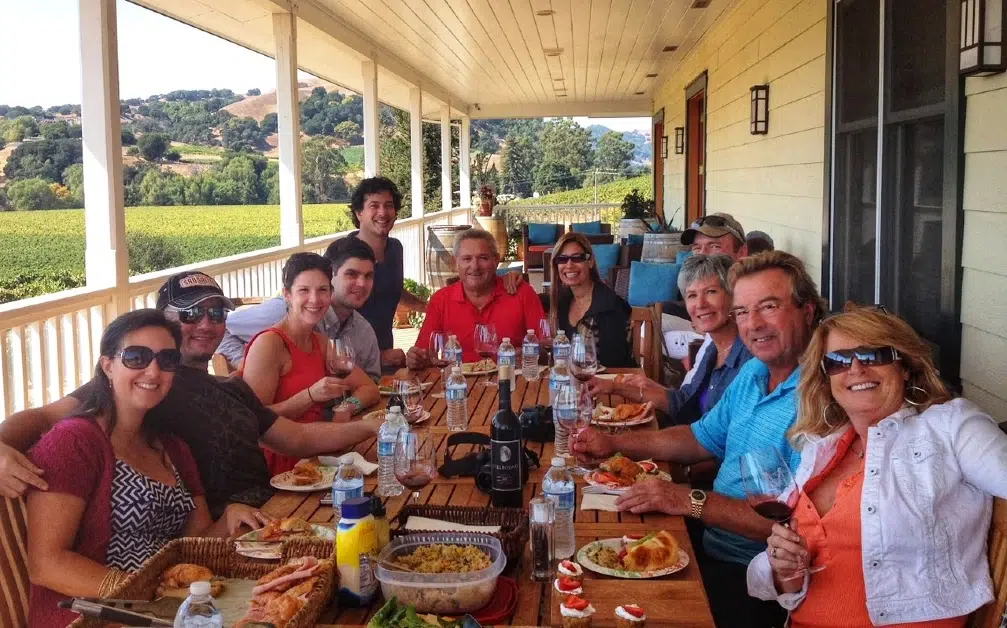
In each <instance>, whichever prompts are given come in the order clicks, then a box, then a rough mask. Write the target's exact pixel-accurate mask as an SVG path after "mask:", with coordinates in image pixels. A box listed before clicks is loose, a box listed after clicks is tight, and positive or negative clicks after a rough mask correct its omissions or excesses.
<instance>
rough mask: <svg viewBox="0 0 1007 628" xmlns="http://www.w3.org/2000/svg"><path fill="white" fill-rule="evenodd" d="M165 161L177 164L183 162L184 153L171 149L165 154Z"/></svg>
mask: <svg viewBox="0 0 1007 628" xmlns="http://www.w3.org/2000/svg"><path fill="white" fill-rule="evenodd" d="M164 160H165V161H170V162H177V161H181V160H182V153H180V152H178V149H176V148H169V149H168V151H167V152H166V153H164Z"/></svg>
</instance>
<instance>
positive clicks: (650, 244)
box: [640, 232, 682, 264]
mask: <svg viewBox="0 0 1007 628" xmlns="http://www.w3.org/2000/svg"><path fill="white" fill-rule="evenodd" d="M681 248H682V233H681V232H679V233H647V234H644V236H643V252H642V253H641V254H640V261H641V262H654V263H658V264H661V263H671V264H673V263H674V262H675V258H676V256H677V255H678V251H679V250H680V249H681Z"/></svg>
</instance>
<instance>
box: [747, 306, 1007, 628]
mask: <svg viewBox="0 0 1007 628" xmlns="http://www.w3.org/2000/svg"><path fill="white" fill-rule="evenodd" d="M801 369H802V370H801V380H800V384H799V390H800V410H799V413H798V419H797V423H796V425H795V426H794V428H793V430H792V431H791V436H792V438H793V440H794V443H795V448H797V449H800V450H801V463H800V466H799V468H798V469H797V471H796V473H795V479H796V481H797V485H798V487H799V488H800V491H799V494H798V496H797V499H796V500H795V501H796V507H795V509H794V511H793V515H792V517H791V519H790V527H784V526H783V525H779V524H777V525H774V526H773V534H772V536H770V537H769V540H768V549H767V551H766V552H764V553H762V554H760V555H759V556H757V557H756V558H755V559H754V560H753V561H752V563H751V564H750V565H749V568H748V582H749V593H750V594H751V595H753V596H755V597H758V598H761V599H766V600H769V599H776V600H778V601H779V602H780V604H781V605H782V606H783V607H784V608H786V609H788V610H789V611H791V626H793V627H795V628H807V627H809V626H830V627H832V626H835V627H844V626H850V627H853V626H857V627H859V626H864V627H867V626H875V625H877V626H882V625H884V626H888V625H907V624H911V625H912V626H927V627H929V628H938V627H939V628H951V627H955V628H961V627H963V626H965V624H966V621H967V619H968V615H969V614H970V613H971V612H972V611H974V610H976V609H977V608H979V607H980V606H982V605H984V604H986V603H988V602H990V601H992V600H993V585H992V581H991V580H990V573H989V567H988V562H987V555H986V536H987V532H988V530H989V524H990V515H991V510H992V508H991V507H992V496H994V495H996V496H998V497H1007V435H1004V433H1003V432H1001V431H1000V429H999V428H998V426H997V425H996V423H995V422H994V421H993V419H992V418H990V416H989V415H988V414H986V413H984V412H983V411H982V410H980V409H979V408H978V407H977V406H975V405H974V404H972V403H971V402H969V401H966V400H964V399H952V397H951V394H950V393H949V392H948V389H947V388H946V387H945V385H944V383H943V382H942V381H941V379H940V377H939V375H938V373H937V370H936V368H934V364H933V360H932V359H931V357H930V348H929V346H928V345H927V343H926V342H925V341H924V340H923V339H922V338H920V337H919V335H917V334H916V332H915V331H913V329H912V328H911V327H910V326H909V325H908V324H907V323H906V322H905V321H903V320H902V319H901V318H898V317H897V316H893V315H891V314H888V313H887V312H885V311H884V310H883V309H877V308H859V309H853V310H851V311H848V312H846V313H843V314H838V315H836V316H832V317H830V318H827V319H825V321H823V322H822V324H821V325H820V326H819V327H818V329H817V330H816V331H815V333H814V336H813V338H812V340H811V344H810V345H809V346H808V349H807V350H806V352H805V354H804V357H803V359H802V363H801Z"/></svg>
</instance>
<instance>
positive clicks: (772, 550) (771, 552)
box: [769, 547, 776, 558]
mask: <svg viewBox="0 0 1007 628" xmlns="http://www.w3.org/2000/svg"><path fill="white" fill-rule="evenodd" d="M769 555H770V556H772V557H773V558H776V548H775V547H774V548H772V549H771V550H769Z"/></svg>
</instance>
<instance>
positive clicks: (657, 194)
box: [650, 109, 664, 222]
mask: <svg viewBox="0 0 1007 628" xmlns="http://www.w3.org/2000/svg"><path fill="white" fill-rule="evenodd" d="M652 124H653V128H652V135H651V136H650V140H651V141H650V143H651V146H652V149H653V152H654V158H653V160H652V163H653V164H654V182H653V185H654V207H656V208H657V215H658V217H659V218H660V219H661V222H664V154H663V146H664V142H663V139H664V109H662V110H660V111H658V112H657V113H656V114H654V117H653V118H652Z"/></svg>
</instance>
